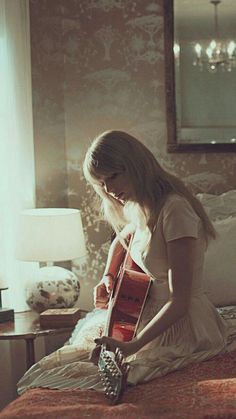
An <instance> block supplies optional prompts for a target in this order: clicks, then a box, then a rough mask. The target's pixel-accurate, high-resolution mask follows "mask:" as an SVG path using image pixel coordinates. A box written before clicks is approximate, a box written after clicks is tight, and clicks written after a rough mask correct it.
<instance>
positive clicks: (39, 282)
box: [26, 266, 80, 313]
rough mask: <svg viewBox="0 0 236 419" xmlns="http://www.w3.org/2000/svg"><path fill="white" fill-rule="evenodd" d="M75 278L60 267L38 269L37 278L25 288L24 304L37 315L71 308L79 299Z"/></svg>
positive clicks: (76, 279)
mask: <svg viewBox="0 0 236 419" xmlns="http://www.w3.org/2000/svg"><path fill="white" fill-rule="evenodd" d="M79 294H80V284H79V280H78V278H77V276H76V275H75V274H74V273H73V272H71V271H69V270H67V269H64V268H61V267H60V266H50V267H44V268H40V269H39V272H38V274H37V277H36V278H35V280H34V281H33V282H30V283H28V285H27V287H26V302H27V304H28V306H29V307H30V308H31V309H32V310H34V311H37V312H38V313H41V312H42V311H44V310H47V309H49V308H67V307H73V306H74V304H75V303H76V301H77V300H78V298H79Z"/></svg>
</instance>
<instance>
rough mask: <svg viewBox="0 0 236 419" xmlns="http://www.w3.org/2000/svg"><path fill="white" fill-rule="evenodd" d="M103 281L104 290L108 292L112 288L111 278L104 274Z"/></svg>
mask: <svg viewBox="0 0 236 419" xmlns="http://www.w3.org/2000/svg"><path fill="white" fill-rule="evenodd" d="M103 283H104V284H105V286H106V290H107V292H108V293H110V292H111V291H112V290H113V279H112V277H111V276H110V275H106V276H104V277H103Z"/></svg>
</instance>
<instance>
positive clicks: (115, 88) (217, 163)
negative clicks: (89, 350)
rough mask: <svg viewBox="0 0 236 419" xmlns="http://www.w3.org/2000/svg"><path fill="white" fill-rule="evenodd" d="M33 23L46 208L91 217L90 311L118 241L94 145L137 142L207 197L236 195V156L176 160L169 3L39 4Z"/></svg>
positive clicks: (35, 1) (33, 4) (33, 7)
mask: <svg viewBox="0 0 236 419" xmlns="http://www.w3.org/2000/svg"><path fill="white" fill-rule="evenodd" d="M30 19H31V45H32V46H31V54H32V80H33V115H34V136H35V158H36V181H37V206H39V207H40V206H42V207H45V206H51V207H53V206H54V207H63V206H69V207H74V208H80V209H81V210H82V217H83V224H84V228H85V233H86V240H87V246H88V251H89V259H88V261H87V263H86V264H82V265H81V264H80V265H78V266H77V267H76V266H74V269H75V270H76V271H77V272H78V274H79V276H80V277H81V278H82V280H81V285H82V292H83V296H81V299H82V305H83V306H89V305H90V304H91V298H92V297H91V295H92V293H91V289H92V288H93V286H94V284H95V283H96V282H97V280H98V279H99V278H100V275H101V273H102V270H103V268H104V261H105V257H106V254H107V250H108V246H109V236H110V232H109V230H108V229H107V227H106V226H105V225H104V223H103V222H101V221H100V220H99V215H98V212H97V210H95V209H94V207H93V205H92V202H93V193H92V191H91V189H90V188H89V186H87V185H86V184H85V182H84V179H83V176H82V171H81V164H82V161H83V156H84V153H85V151H86V149H87V146H88V144H89V143H90V141H91V140H92V138H93V137H94V136H95V135H97V134H98V133H100V132H101V131H104V130H107V129H122V130H125V131H128V132H130V133H132V134H134V135H136V136H137V137H138V138H139V139H141V140H142V141H143V142H144V143H145V144H146V145H147V146H148V147H149V148H150V149H151V150H152V151H153V153H154V154H155V156H156V157H157V158H158V160H159V161H160V162H161V163H162V164H163V165H164V166H165V168H167V169H168V170H170V171H172V172H174V173H176V174H178V175H180V176H181V177H182V178H183V179H184V180H185V181H186V182H188V183H189V184H190V186H191V187H192V188H193V190H195V191H198V192H200V191H201V192H209V193H220V192H223V191H226V190H229V189H233V188H235V187H236V156H235V155H234V154H222V153H219V154H214V153H208V154H200V153H197V154H182V155H181V154H167V152H166V138H167V132H166V126H167V123H168V121H166V112H165V74H164V50H163V8H162V0H155V1H152V0H136V1H133V0H30ZM75 265H77V264H76V263H75ZM80 304H81V302H80Z"/></svg>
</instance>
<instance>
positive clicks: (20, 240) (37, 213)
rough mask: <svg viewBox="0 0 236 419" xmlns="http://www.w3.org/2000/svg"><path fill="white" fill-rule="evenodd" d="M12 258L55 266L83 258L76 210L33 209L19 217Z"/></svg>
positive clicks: (81, 229)
mask: <svg viewBox="0 0 236 419" xmlns="http://www.w3.org/2000/svg"><path fill="white" fill-rule="evenodd" d="M18 227H19V228H18V234H17V239H16V258H17V259H19V260H24V261H36V262H58V261H66V260H72V259H76V258H80V257H85V256H86V247H85V239H84V232H83V227H82V221H81V215H80V211H79V210H78V209H71V208H37V209H28V210H25V211H23V212H22V213H21V214H20V218H19V226H18Z"/></svg>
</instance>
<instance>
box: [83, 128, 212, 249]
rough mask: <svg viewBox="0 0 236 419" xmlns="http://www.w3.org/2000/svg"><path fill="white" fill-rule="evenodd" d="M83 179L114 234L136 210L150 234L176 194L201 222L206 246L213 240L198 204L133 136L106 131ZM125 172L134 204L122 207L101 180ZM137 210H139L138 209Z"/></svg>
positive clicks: (97, 140)
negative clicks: (95, 194) (161, 212)
mask: <svg viewBox="0 0 236 419" xmlns="http://www.w3.org/2000/svg"><path fill="white" fill-rule="evenodd" d="M83 171H84V176H85V178H86V179H87V180H88V182H89V183H91V185H92V186H93V187H94V189H95V191H96V192H97V194H98V195H99V196H100V197H101V199H102V212H103V214H104V218H105V219H106V220H107V221H108V222H109V223H110V224H111V225H112V227H113V229H114V230H115V231H116V233H118V234H119V231H121V229H122V228H123V227H124V225H125V224H127V213H128V212H129V209H130V208H133V209H134V208H136V211H137V212H138V213H139V215H140V218H142V217H144V218H145V221H146V225H147V226H148V228H149V230H150V232H151V233H153V231H154V230H155V227H156V224H157V220H158V216H159V214H160V211H161V209H162V207H163V205H164V203H165V200H166V198H167V197H168V195H169V194H170V193H177V194H179V195H181V196H183V197H184V198H186V199H187V201H188V202H189V203H190V205H191V206H192V208H193V209H194V211H195V212H196V214H197V215H198V216H199V217H200V219H201V220H202V225H203V229H204V233H205V238H206V242H208V239H209V238H215V237H216V232H215V229H214V227H213V225H212V223H211V221H210V220H209V217H208V216H207V214H206V212H205V210H204V208H203V206H202V204H201V203H200V201H199V200H198V199H197V198H196V197H195V196H194V195H193V194H192V193H191V192H190V191H189V190H188V188H187V187H186V186H185V185H184V183H183V182H182V181H181V180H180V179H179V178H177V177H176V176H174V175H172V174H170V173H168V172H167V171H166V170H164V169H163V168H162V167H161V166H160V164H159V163H158V162H157V160H156V158H155V157H154V155H153V154H152V153H151V151H150V150H149V149H148V148H147V147H146V146H145V145H144V144H142V143H141V142H140V141H139V140H137V139H136V138H135V137H133V136H132V135H130V134H128V133H126V132H123V131H117V130H113V131H106V132H104V133H102V134H100V135H99V136H98V137H97V138H95V139H94V141H93V142H92V144H91V146H90V147H89V149H88V151H87V153H86V156H85V159H84V164H83ZM122 171H125V172H126V174H127V177H128V179H129V180H130V182H131V185H132V187H133V192H134V196H135V198H134V202H133V203H127V204H125V206H124V207H123V206H122V205H121V203H119V201H118V200H116V199H114V198H113V197H112V196H111V195H109V194H108V193H106V192H105V191H104V188H103V187H102V185H101V184H100V183H99V180H98V179H99V177H100V176H109V174H111V173H116V172H122ZM137 206H138V208H137Z"/></svg>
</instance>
